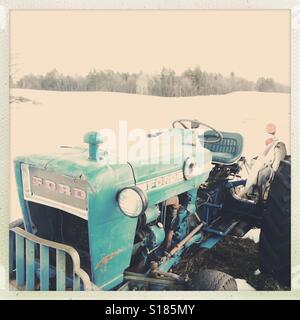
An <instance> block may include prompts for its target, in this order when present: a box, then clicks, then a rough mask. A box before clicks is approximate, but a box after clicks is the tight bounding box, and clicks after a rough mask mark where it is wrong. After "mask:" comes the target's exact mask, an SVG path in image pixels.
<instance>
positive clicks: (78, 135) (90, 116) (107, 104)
mask: <svg viewBox="0 0 300 320" xmlns="http://www.w3.org/2000/svg"><path fill="white" fill-rule="evenodd" d="M11 96H14V97H23V98H26V100H27V99H28V100H27V101H23V102H19V103H17V102H14V103H12V104H11V160H12V159H13V158H14V157H15V156H17V155H24V154H30V153H39V152H42V153H44V152H47V153H48V152H52V151H55V150H57V147H59V146H61V145H69V146H76V145H83V142H82V140H83V135H84V134H85V133H86V132H87V131H91V130H96V129H101V128H112V129H117V127H118V123H119V120H128V121H129V125H128V126H129V129H130V128H144V129H147V130H148V129H153V128H168V127H170V126H171V123H172V121H173V120H175V119H177V118H194V119H195V118H196V119H198V120H200V121H202V122H204V123H207V124H210V125H211V126H213V127H215V128H217V129H218V130H221V131H222V130H224V131H233V132H240V133H241V134H242V135H243V136H244V155H245V156H246V157H247V158H251V157H253V156H255V155H256V154H257V153H260V152H261V151H262V150H263V148H264V141H265V139H266V138H267V135H266V133H265V125H266V123H268V122H274V123H275V124H276V125H277V128H278V130H277V136H278V137H279V138H281V139H282V140H283V141H284V142H285V143H286V144H287V147H288V150H290V95H289V94H281V93H258V92H235V93H231V94H227V95H217V96H199V97H186V98H163V97H153V96H143V95H130V94H123V93H106V92H55V91H38V90H27V89H12V90H11ZM11 163H12V161H11ZM11 181H12V183H11V202H10V203H11V220H14V219H16V218H17V217H19V216H20V207H19V204H18V200H17V194H16V185H15V180H14V173H13V170H12V169H11ZM258 236H259V230H254V231H251V232H249V233H248V234H247V237H249V238H252V239H253V240H254V241H255V242H257V241H258ZM244 282H245V280H240V281H238V283H239V288H240V289H243V288H244V289H245V290H248V289H249V288H248V289H247V285H246V284H245V283H244ZM250 289H251V288H250Z"/></svg>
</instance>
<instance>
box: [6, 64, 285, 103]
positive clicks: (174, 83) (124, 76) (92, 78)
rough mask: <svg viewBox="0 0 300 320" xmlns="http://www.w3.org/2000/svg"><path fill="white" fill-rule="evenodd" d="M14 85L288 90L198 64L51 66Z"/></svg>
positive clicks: (177, 91) (168, 93)
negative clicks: (74, 71)
mask: <svg viewBox="0 0 300 320" xmlns="http://www.w3.org/2000/svg"><path fill="white" fill-rule="evenodd" d="M12 86H13V87H17V88H26V89H39V90H57V91H108V92H124V93H137V94H145V95H154V96H163V97H187V96H197V95H215V94H226V93H229V92H233V91H261V92H290V87H288V86H285V85H282V84H280V83H277V82H275V81H274V80H273V79H272V78H264V77H261V78H259V79H258V80H257V81H256V82H253V81H248V80H246V79H244V78H241V77H238V76H236V75H235V73H234V72H231V74H230V75H229V76H227V77H226V76H223V75H222V74H220V73H208V72H206V71H202V70H201V69H200V67H198V66H197V67H195V68H190V69H187V70H185V71H184V72H183V73H182V74H181V75H177V74H176V73H175V71H174V70H172V69H168V68H162V70H161V72H160V73H159V74H145V73H142V72H140V73H128V72H123V73H122V72H114V71H112V70H92V71H90V72H89V73H88V74H87V75H86V76H70V75H63V74H62V73H59V72H58V71H57V70H56V69H53V70H51V71H49V72H48V73H46V74H45V75H34V74H28V75H25V76H23V77H22V78H21V79H19V80H18V81H17V82H16V83H12Z"/></svg>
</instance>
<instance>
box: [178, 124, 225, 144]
mask: <svg viewBox="0 0 300 320" xmlns="http://www.w3.org/2000/svg"><path fill="white" fill-rule="evenodd" d="M185 122H186V123H187V124H185ZM177 123H179V124H180V125H181V126H182V127H183V128H184V129H187V130H193V129H198V128H199V127H200V126H203V127H205V128H208V129H210V130H212V131H213V132H210V133H209V134H207V133H206V134H205V133H204V135H203V137H204V139H203V140H202V141H201V140H200V141H201V142H208V143H217V142H220V141H221V140H222V139H223V135H222V133H221V132H220V131H218V130H217V129H215V128H213V127H211V126H209V125H208V124H205V123H203V122H200V121H198V120H192V119H177V120H175V121H173V123H172V127H173V128H176V124H177ZM188 124H189V125H188Z"/></svg>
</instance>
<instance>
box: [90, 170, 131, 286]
mask: <svg viewBox="0 0 300 320" xmlns="http://www.w3.org/2000/svg"><path fill="white" fill-rule="evenodd" d="M89 181H90V182H91V185H92V186H93V189H94V190H97V191H96V193H92V192H90V193H89V194H88V203H89V213H88V215H89V219H88V223H89V242H90V255H91V271H92V281H93V282H94V283H95V284H96V285H97V286H99V287H100V288H101V289H103V290H110V289H112V288H114V287H115V286H116V285H118V284H120V283H121V282H122V281H123V272H124V270H125V269H126V268H127V267H128V266H129V264H130V259H131V254H132V247H133V242H134V237H135V231H136V226H137V218H129V217H127V216H126V215H124V214H123V212H122V211H121V210H120V209H119V206H118V204H117V201H116V196H117V192H118V191H119V190H120V189H121V188H122V187H125V186H130V185H134V179H133V175H132V170H131V168H130V166H129V165H127V164H125V165H118V166H117V168H114V167H109V168H108V170H106V171H105V172H101V174H98V175H97V177H90V178H89Z"/></svg>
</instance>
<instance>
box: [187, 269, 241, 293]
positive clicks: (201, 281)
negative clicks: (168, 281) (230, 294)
mask: <svg viewBox="0 0 300 320" xmlns="http://www.w3.org/2000/svg"><path fill="white" fill-rule="evenodd" d="M189 290H195V291H237V290H238V287H237V283H236V281H235V279H234V278H233V277H232V276H230V275H229V274H227V273H224V272H221V271H217V270H210V269H206V270H200V271H199V272H198V273H197V274H196V275H195V276H194V277H193V279H192V281H191V283H190V288H189Z"/></svg>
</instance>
